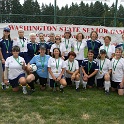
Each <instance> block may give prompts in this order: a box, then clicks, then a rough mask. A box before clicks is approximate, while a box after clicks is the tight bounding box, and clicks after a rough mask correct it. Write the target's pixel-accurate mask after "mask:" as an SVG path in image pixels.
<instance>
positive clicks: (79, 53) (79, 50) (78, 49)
mask: <svg viewBox="0 0 124 124" xmlns="http://www.w3.org/2000/svg"><path fill="white" fill-rule="evenodd" d="M86 46H87V43H86V41H85V40H82V42H78V41H73V47H74V52H75V53H76V58H75V59H77V60H83V59H84V48H85V47H86Z"/></svg>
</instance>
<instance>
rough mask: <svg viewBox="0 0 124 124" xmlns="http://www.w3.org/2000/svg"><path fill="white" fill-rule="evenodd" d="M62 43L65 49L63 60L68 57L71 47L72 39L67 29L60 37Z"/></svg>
mask: <svg viewBox="0 0 124 124" xmlns="http://www.w3.org/2000/svg"><path fill="white" fill-rule="evenodd" d="M62 43H63V44H64V45H65V48H66V51H65V60H67V59H68V53H69V52H70V51H72V50H71V48H72V44H73V42H72V40H71V32H70V31H69V30H67V31H66V32H65V33H64V38H63V39H62Z"/></svg>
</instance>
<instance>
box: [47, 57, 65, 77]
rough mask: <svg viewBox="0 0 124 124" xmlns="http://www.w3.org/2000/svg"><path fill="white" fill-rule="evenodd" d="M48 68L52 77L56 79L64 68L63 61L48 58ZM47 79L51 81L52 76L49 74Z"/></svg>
mask: <svg viewBox="0 0 124 124" xmlns="http://www.w3.org/2000/svg"><path fill="white" fill-rule="evenodd" d="M58 61H59V66H58V69H57V68H56V63H57V64H58ZM48 67H50V68H51V71H52V72H53V75H54V76H55V77H56V78H57V77H58V76H59V75H60V73H61V71H62V68H66V64H65V62H64V60H63V59H61V58H59V59H55V58H52V57H51V58H50V59H49V60H48ZM49 78H50V79H52V76H51V75H50V73H49Z"/></svg>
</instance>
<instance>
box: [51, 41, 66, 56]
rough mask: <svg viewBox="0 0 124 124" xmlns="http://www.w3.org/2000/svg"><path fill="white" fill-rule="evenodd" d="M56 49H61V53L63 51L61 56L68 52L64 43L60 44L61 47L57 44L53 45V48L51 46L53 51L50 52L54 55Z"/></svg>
mask: <svg viewBox="0 0 124 124" xmlns="http://www.w3.org/2000/svg"><path fill="white" fill-rule="evenodd" d="M54 48H59V49H60V51H61V54H62V53H63V52H64V53H65V52H66V48H65V45H64V44H63V43H60V44H59V45H57V44H56V43H55V44H53V45H52V46H51V49H50V52H51V53H53V49H54Z"/></svg>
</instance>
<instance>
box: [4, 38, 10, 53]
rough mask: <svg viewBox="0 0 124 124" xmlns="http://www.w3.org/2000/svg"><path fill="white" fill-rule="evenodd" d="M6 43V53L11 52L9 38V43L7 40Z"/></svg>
mask: <svg viewBox="0 0 124 124" xmlns="http://www.w3.org/2000/svg"><path fill="white" fill-rule="evenodd" d="M4 43H5V46H6V50H7V51H6V53H9V40H8V44H7V43H6V41H5V42H4Z"/></svg>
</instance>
